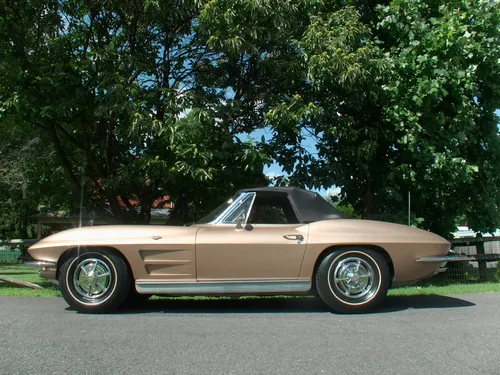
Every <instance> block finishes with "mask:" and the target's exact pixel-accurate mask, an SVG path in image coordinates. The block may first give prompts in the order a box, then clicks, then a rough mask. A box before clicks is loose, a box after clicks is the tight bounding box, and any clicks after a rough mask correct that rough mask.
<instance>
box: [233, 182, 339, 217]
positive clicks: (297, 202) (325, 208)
mask: <svg viewBox="0 0 500 375" xmlns="http://www.w3.org/2000/svg"><path fill="white" fill-rule="evenodd" d="M240 192H256V193H257V194H259V192H261V193H264V194H265V193H269V194H273V193H282V194H283V193H285V194H287V195H288V199H289V200H290V203H291V204H292V207H293V209H294V211H295V212H296V214H297V216H298V219H299V221H300V222H301V223H311V222H314V221H320V220H331V219H346V217H345V216H344V215H342V214H341V213H340V212H339V211H338V210H337V209H335V207H333V206H332V205H331V204H330V203H328V202H327V201H326V200H325V199H324V198H323V197H322V196H321V195H319V194H318V193H315V192H313V191H309V190H305V189H301V188H297V187H292V186H283V187H271V186H269V187H259V188H250V189H241V190H240Z"/></svg>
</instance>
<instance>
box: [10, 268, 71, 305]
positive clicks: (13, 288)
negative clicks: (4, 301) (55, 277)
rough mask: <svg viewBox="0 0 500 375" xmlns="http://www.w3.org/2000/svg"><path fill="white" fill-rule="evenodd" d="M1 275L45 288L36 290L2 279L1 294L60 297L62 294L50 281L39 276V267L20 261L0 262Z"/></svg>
mask: <svg viewBox="0 0 500 375" xmlns="http://www.w3.org/2000/svg"><path fill="white" fill-rule="evenodd" d="M0 275H1V276H6V277H9V278H11V279H16V280H21V281H26V282H29V283H33V284H37V285H40V286H41V287H43V288H44V289H43V290H35V289H30V288H25V287H20V286H17V285H14V284H10V283H7V282H5V281H0V296H26V297H58V296H60V295H61V293H60V292H59V291H58V290H56V289H54V287H53V286H52V283H51V282H50V281H48V280H45V279H42V278H40V277H39V276H38V269H37V268H32V267H25V266H23V265H21V264H18V263H0Z"/></svg>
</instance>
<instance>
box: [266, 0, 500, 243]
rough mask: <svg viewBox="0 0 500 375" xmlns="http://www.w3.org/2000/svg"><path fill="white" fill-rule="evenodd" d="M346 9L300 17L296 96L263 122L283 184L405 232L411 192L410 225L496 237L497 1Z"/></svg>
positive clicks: (409, 3)
mask: <svg viewBox="0 0 500 375" xmlns="http://www.w3.org/2000/svg"><path fill="white" fill-rule="evenodd" d="M344 5H345V4H338V8H335V7H334V8H331V9H329V10H323V11H322V12H319V13H318V12H316V11H313V12H311V13H310V14H311V16H310V17H311V22H310V24H309V25H308V27H307V28H306V31H305V32H304V33H303V36H302V38H301V39H300V40H296V41H295V43H294V45H295V47H296V48H297V49H298V50H300V51H301V52H302V53H303V59H302V62H301V64H302V69H303V70H304V71H305V72H307V75H306V79H304V80H303V81H302V85H303V87H304V90H302V91H301V92H300V93H298V94H296V95H290V96H287V97H285V98H284V99H283V101H282V103H280V104H278V105H275V106H274V107H273V108H271V109H270V111H269V112H268V114H267V116H268V117H267V119H268V121H269V124H270V125H271V126H272V127H273V129H274V132H275V137H274V142H275V144H274V145H273V147H272V150H274V151H275V152H277V154H278V155H277V160H278V161H279V162H280V163H281V164H282V165H283V166H284V169H285V171H286V172H288V173H290V174H291V176H290V178H289V179H290V182H291V183H292V184H303V185H308V186H310V187H320V186H326V187H328V186H331V185H337V186H339V187H341V188H342V193H341V199H342V201H343V202H344V203H346V204H351V205H352V207H354V209H355V210H356V211H357V212H359V213H362V214H363V217H365V218H375V219H384V220H390V221H396V222H401V223H406V222H407V215H408V212H407V203H408V201H407V197H408V191H410V192H411V206H412V221H413V223H414V224H419V225H420V226H423V227H424V228H428V229H431V230H433V231H435V232H438V233H441V234H443V235H448V234H449V233H450V232H451V231H453V230H454V229H455V221H456V218H457V217H459V216H462V215H464V214H465V215H466V217H467V221H468V223H469V225H470V226H471V227H472V228H474V229H475V230H478V231H489V230H493V229H495V228H497V227H498V225H499V224H500V222H499V221H500V217H499V210H498V203H499V201H500V196H499V195H498V191H499V190H498V181H497V179H498V177H497V173H496V170H497V169H498V167H499V165H498V157H499V154H498V150H499V148H498V130H497V124H498V118H497V116H496V115H495V110H496V109H498V108H500V103H499V100H498V99H499V94H500V91H499V89H498V88H499V86H498V82H499V77H500V75H499V74H500V70H499V69H500V65H499V64H498V61H499V58H500V54H499V51H500V50H499V48H500V45H499V44H498V40H499V36H500V35H499V30H500V22H499V17H500V9H499V6H500V5H499V4H498V2H479V3H478V2H473V1H458V2H450V3H447V4H446V5H442V4H441V3H439V2H426V1H409V0H408V1H406V0H395V1H392V2H389V3H387V4H377V2H366V4H365V3H363V4H357V3H353V5H352V6H347V7H345V6H344ZM299 78H300V77H299ZM305 137H309V138H311V139H313V140H314V142H315V146H316V150H317V152H316V153H310V152H308V149H307V148H306V147H304V139H305Z"/></svg>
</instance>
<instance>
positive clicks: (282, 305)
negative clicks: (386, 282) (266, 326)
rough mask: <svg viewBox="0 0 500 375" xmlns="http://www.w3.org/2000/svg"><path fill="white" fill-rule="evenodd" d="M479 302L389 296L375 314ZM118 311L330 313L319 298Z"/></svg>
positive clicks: (183, 302)
mask: <svg viewBox="0 0 500 375" xmlns="http://www.w3.org/2000/svg"><path fill="white" fill-rule="evenodd" d="M470 306H475V304H474V303H471V302H469V301H467V300H466V297H464V299H461V298H456V297H447V296H438V295H436V296H415V297H388V298H386V300H385V301H384V303H383V304H382V305H381V306H380V307H379V308H378V309H377V310H376V311H375V312H373V313H372V314H381V313H390V312H397V311H404V310H412V309H443V308H458V307H470ZM116 313H117V314H147V313H168V314H210V313H217V314H224V313H225V314H235V313H237V314H256V313H257V314H258V313H330V310H329V309H328V307H327V306H326V305H325V304H324V303H323V302H322V301H320V300H319V299H316V298H312V297H311V298H251V299H237V298H235V299H181V298H178V299H177V298H168V299H166V298H165V299H153V300H148V301H144V302H142V303H141V304H140V305H136V306H133V307H130V306H127V307H122V308H121V309H119V310H118V311H117V312H116Z"/></svg>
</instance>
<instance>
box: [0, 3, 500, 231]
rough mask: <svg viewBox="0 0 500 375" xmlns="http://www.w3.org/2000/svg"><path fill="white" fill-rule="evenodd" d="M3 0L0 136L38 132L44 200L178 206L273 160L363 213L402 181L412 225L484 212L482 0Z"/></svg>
mask: <svg viewBox="0 0 500 375" xmlns="http://www.w3.org/2000/svg"><path fill="white" fill-rule="evenodd" d="M0 1H1V3H0V4H1V6H0V61H1V64H0V126H2V127H4V128H6V129H7V133H9V134H10V135H9V137H8V139H9V140H8V141H6V142H4V143H2V145H1V149H2V150H10V149H16V147H17V149H18V150H21V149H22V144H23V142H19V140H21V139H23V140H24V141H26V142H28V143H29V142H30V141H31V140H36V142H37V144H38V145H40V150H41V151H40V154H39V155H41V158H42V159H40V160H44V161H43V162H41V163H40V165H41V166H43V168H38V167H37V168H35V167H34V166H36V165H37V163H36V162H35V161H34V160H30V161H28V162H27V163H26V164H25V165H24V167H25V169H24V170H25V171H32V172H33V174H32V177H30V178H29V179H26V181H28V183H27V184H26V186H29V189H32V190H31V191H32V192H33V194H32V195H30V196H32V197H37V196H38V197H39V199H44V200H47V201H48V202H51V203H49V206H50V207H51V208H56V207H58V206H68V207H69V206H71V207H74V205H77V204H79V203H80V201H83V202H85V208H88V209H99V210H100V212H101V213H104V212H107V213H109V214H112V215H113V216H114V217H116V218H117V220H119V221H122V222H123V221H125V222H148V221H149V218H150V217H149V215H150V209H151V205H152V204H153V202H154V200H155V199H157V198H158V197H160V196H164V195H168V196H169V197H170V200H171V201H173V202H175V209H174V213H173V216H172V222H178V223H182V222H186V221H191V220H194V218H195V217H196V216H198V215H201V214H202V213H203V212H204V211H206V210H209V209H210V208H211V207H212V206H213V205H215V204H216V202H218V201H220V199H222V197H225V196H227V195H228V194H229V193H230V192H232V191H234V189H236V188H238V187H241V186H245V185H246V186H248V185H262V184H265V183H267V181H266V180H265V179H264V177H263V176H262V166H263V165H264V164H266V163H267V164H269V163H270V162H271V160H274V161H276V162H277V163H279V164H280V165H281V166H282V167H283V169H284V171H285V172H286V173H287V175H288V176H287V178H283V179H277V180H276V181H273V183H275V184H287V183H290V184H293V185H299V186H307V187H310V188H314V187H318V188H319V187H330V186H332V185H336V186H338V187H340V188H341V189H342V194H341V196H340V198H341V201H342V206H343V207H344V206H345V209H346V210H347V211H349V210H351V209H352V213H353V214H356V215H362V216H363V217H365V218H375V219H384V220H390V221H396V222H402V223H406V220H407V215H408V212H407V204H408V201H407V199H408V198H407V197H408V192H410V193H411V202H410V203H411V209H412V212H411V220H412V224H413V225H419V226H422V227H424V228H428V229H431V230H433V231H435V232H437V233H440V234H443V235H447V234H449V233H450V232H452V231H453V230H454V229H455V224H456V221H457V218H459V217H460V218H465V219H466V221H467V223H468V225H469V226H470V227H472V228H473V229H475V230H478V231H490V230H493V229H495V228H496V227H498V226H499V224H500V213H499V212H500V210H499V207H498V204H499V202H500V196H499V189H498V186H499V182H500V181H499V180H498V179H499V178H500V177H498V175H497V173H496V170H497V169H498V167H499V166H500V145H499V143H498V129H497V124H498V118H497V116H496V115H495V110H497V109H498V108H500V90H499V87H500V86H499V85H498V82H499V78H500V64H499V63H498V61H500V60H499V59H500V44H499V43H498V40H499V37H500V35H499V33H500V4H499V3H498V2H490V1H484V0H481V1H472V0H459V1H452V2H445V3H442V2H436V1H424V0H415V1H413V0H392V1H389V0H380V1H365V0H363V1H347V0H345V1H343V0H338V1H319V0H292V1H287V2H284V1H281V0H217V1H215V0H214V1H202V0H183V1H179V2H174V3H171V2H158V1H150V0H144V1H136V0H122V1H117V0H107V1H103V0H96V1H91V2H89V1H83V0H68V1H42V0H28V1H25V2H22V3H21V2H12V1H6V0H0ZM264 128H266V129H271V132H272V139H271V140H270V141H268V140H266V139H265V138H262V139H261V140H260V141H257V142H248V143H244V142H240V141H239V136H240V135H241V134H248V133H251V132H253V131H254V130H262V129H264ZM16 129H19V133H16V132H17V131H18V130H16ZM9 142H10V143H12V144H14V143H16V142H17V143H16V145H17V146H15V147H14V148H10V143H9ZM12 155H14V154H12ZM33 155H38V154H37V153H34V154H33ZM16 160H17V158H16ZM32 166H33V167H32ZM8 169H9V170H13V168H11V167H9V168H8ZM20 170H23V169H22V168H21V169H20ZM23 173H24V172H23ZM26 173H27V172H26ZM30 173H31V172H30ZM4 176H5V173H4ZM42 176H45V177H44V178H48V179H49V180H50V179H54V180H55V181H58V182H61V183H58V184H54V185H57V186H59V187H60V190H59V189H55V188H51V189H49V190H47V191H45V189H41V188H36V187H33V186H36V183H35V181H38V180H40V179H41V178H42ZM62 176H64V179H63V180H64V181H61V179H62ZM2 178H3V179H4V181H7V180H9V179H10V180H9V181H11V180H12V179H13V178H14V176H13V175H12V174H10V177H9V178H8V179H5V178H4V177H2ZM5 186H6V185H5V184H4V185H2V187H0V188H1V189H6V187H5ZM9 186H11V187H12V185H9ZM11 187H10V188H9V190H8V193H5V194H7V196H9V199H10V197H16V195H15V194H18V193H19V189H18V190H16V189H14V190H12V188H11ZM29 189H28V190H29ZM28 190H26V191H28ZM3 191H7V190H3ZM3 191H2V192H3ZM15 191H17V193H14V192H15ZM58 191H60V192H63V191H64V192H67V191H69V192H71V198H72V199H67V198H69V197H68V195H67V194H61V197H62V199H61V202H57V192H58ZM30 194H31V193H30ZM118 196H120V197H121V198H123V201H124V202H125V203H127V202H129V200H128V198H137V199H138V200H140V202H141V211H140V212H137V211H136V209H135V208H134V207H132V206H131V205H128V206H127V207H126V209H125V210H124V209H123V208H121V207H120V206H119V204H118V203H119V200H118V198H117V197H118ZM22 197H23V198H22V199H25V197H27V195H23V196H22ZM52 197H56V198H55V199H52ZM34 199H36V198H34ZM14 200H16V199H14ZM70 202H72V203H70ZM29 207H31V208H32V207H33V205H32V204H31V203H30V205H29ZM18 212H19V213H20V216H19V217H25V215H26V214H27V211H26V210H24V209H22V210H21V209H19V210H18ZM22 212H24V213H22Z"/></svg>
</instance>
